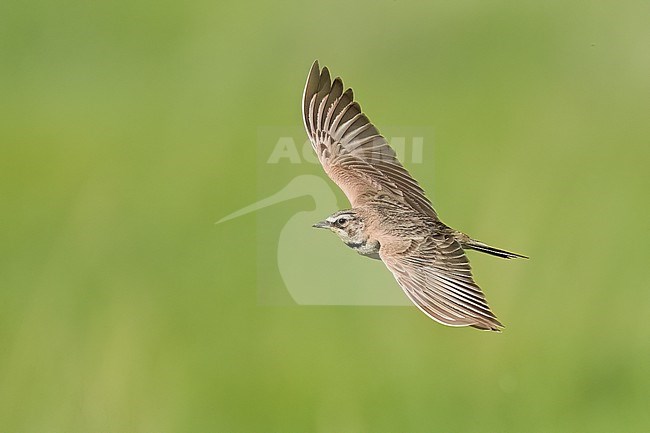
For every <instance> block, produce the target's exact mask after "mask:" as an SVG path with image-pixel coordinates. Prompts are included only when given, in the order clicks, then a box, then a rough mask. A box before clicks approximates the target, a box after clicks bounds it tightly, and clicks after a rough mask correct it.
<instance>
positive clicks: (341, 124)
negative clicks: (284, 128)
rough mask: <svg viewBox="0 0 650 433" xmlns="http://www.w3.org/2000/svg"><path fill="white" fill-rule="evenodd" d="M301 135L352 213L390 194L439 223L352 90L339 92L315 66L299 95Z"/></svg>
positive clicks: (339, 87) (337, 85)
mask: <svg viewBox="0 0 650 433" xmlns="http://www.w3.org/2000/svg"><path fill="white" fill-rule="evenodd" d="M303 119H304V122H305V129H306V130H307V135H308V136H309V139H310V141H311V144H312V146H313V148H314V150H315V151H316V154H317V155H318V159H319V160H320V163H321V164H322V166H323V169H324V170H325V172H326V173H327V175H328V176H329V177H330V178H331V179H332V180H333V181H334V182H335V183H336V184H337V185H338V186H339V188H341V190H343V192H344V193H345V195H346V196H347V198H348V200H350V204H351V205H352V206H353V207H356V206H359V205H362V204H363V203H365V202H366V201H367V200H369V199H370V198H372V197H374V196H375V195H376V194H378V193H386V194H390V195H391V196H392V197H393V198H395V199H396V200H399V201H400V202H402V203H405V204H407V205H409V206H410V207H412V208H413V209H414V210H416V211H418V212H420V213H423V214H425V215H429V216H431V217H433V218H437V215H436V212H435V210H434V209H433V206H432V205H431V202H430V201H429V199H427V198H426V196H425V194H424V191H423V190H422V188H421V187H420V185H419V184H418V183H417V182H416V181H415V179H413V178H412V177H411V175H410V174H409V173H408V171H406V169H405V168H404V167H403V166H402V164H400V162H399V160H398V159H397V157H396V155H395V151H394V150H393V149H392V148H391V147H390V146H389V145H388V142H387V141H386V139H385V138H384V137H382V136H381V134H379V131H378V130H377V128H375V126H374V125H373V124H372V123H371V122H370V120H368V118H367V117H366V115H365V114H363V113H362V112H361V107H360V106H359V104H358V103H357V102H355V101H354V95H353V93H352V89H347V90H345V91H343V81H341V79H340V78H338V77H337V78H335V79H334V80H332V79H331V77H330V73H329V71H328V69H327V68H323V70H322V71H321V70H320V68H319V66H318V61H315V62H314V64H313V65H312V67H311V70H310V72H309V77H308V78H307V84H306V85H305V90H304V93H303Z"/></svg>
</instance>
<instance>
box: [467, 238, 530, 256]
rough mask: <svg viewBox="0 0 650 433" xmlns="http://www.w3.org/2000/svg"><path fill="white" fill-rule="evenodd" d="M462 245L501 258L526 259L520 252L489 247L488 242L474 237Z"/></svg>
mask: <svg viewBox="0 0 650 433" xmlns="http://www.w3.org/2000/svg"><path fill="white" fill-rule="evenodd" d="M463 247H464V248H469V249H471V250H476V251H480V252H482V253H486V254H491V255H493V256H497V257H501V258H502V259H517V258H521V259H527V258H528V257H527V256H524V255H521V254H517V253H511V252H510V251H506V250H501V249H499V248H494V247H491V246H489V245H488V244H484V243H483V242H479V241H477V240H474V239H471V240H470V242H469V243H466V244H465V245H463Z"/></svg>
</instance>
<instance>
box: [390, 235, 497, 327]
mask: <svg viewBox="0 0 650 433" xmlns="http://www.w3.org/2000/svg"><path fill="white" fill-rule="evenodd" d="M380 243H381V248H380V250H379V256H380V257H381V259H382V260H383V262H384V263H385V264H386V266H387V267H388V269H390V271H391V272H392V273H393V275H394V276H395V279H396V280H397V282H398V283H399V285H400V286H401V287H402V289H403V290H404V293H406V295H407V296H408V297H409V299H410V300H411V301H412V302H413V303H414V304H415V305H416V306H417V307H418V308H419V309H420V310H422V312H424V313H425V314H426V315H427V316H429V317H431V318H432V319H434V320H436V321H437V322H440V323H442V324H444V325H448V326H473V327H475V328H479V329H486V330H492V331H499V330H500V329H499V328H502V327H503V325H502V324H501V323H500V322H499V321H498V320H497V318H496V316H495V315H494V314H493V313H492V311H490V307H489V306H488V304H487V301H486V300H485V296H484V295H483V292H482V291H481V289H480V288H479V286H478V285H476V283H475V282H474V280H473V279H472V272H471V269H470V265H469V261H468V260H467V256H466V255H465V252H464V251H463V249H462V248H461V246H460V244H459V243H458V242H457V241H456V240H455V239H454V238H453V237H451V236H449V235H445V234H440V235H434V236H432V237H429V238H426V239H422V240H411V239H395V238H393V239H392V240H391V239H386V240H384V242H381V240H380Z"/></svg>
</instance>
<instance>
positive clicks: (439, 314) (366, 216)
mask: <svg viewBox="0 0 650 433" xmlns="http://www.w3.org/2000/svg"><path fill="white" fill-rule="evenodd" d="M302 109H303V120H304V123H305V129H306V130H307V135H308V136H309V140H310V141H311V144H312V147H313V148H314V151H315V152H316V154H317V155H318V159H319V161H320V163H321V165H322V166H323V169H324V170H325V173H327V175H328V176H329V177H330V178H331V179H332V180H333V181H334V183H336V184H337V185H338V186H339V188H341V190H342V191H343V192H344V193H345V195H346V197H347V198H348V200H349V201H350V205H351V208H350V209H347V210H341V211H338V212H335V213H333V214H332V215H330V216H329V217H327V218H326V219H325V220H323V221H320V222H318V223H316V224H314V227H316V228H324V229H329V230H331V231H332V232H334V233H336V234H337V235H338V236H339V238H341V240H342V241H343V242H344V243H345V244H346V245H347V246H348V247H350V248H352V249H353V250H355V251H356V252H357V253H359V254H361V255H363V256H367V257H370V258H373V259H379V260H382V261H383V262H384V264H385V265H386V266H387V267H388V269H389V270H390V271H391V272H392V273H393V275H394V277H395V279H396V280H397V283H398V284H399V285H400V286H401V288H402V289H403V290H404V293H405V294H406V296H408V298H409V299H410V300H411V301H412V302H413V303H414V304H415V305H416V306H417V307H418V308H419V309H420V310H421V311H422V312H423V313H424V314H426V315H427V316H429V317H430V318H432V319H434V320H436V321H437V322H440V323H442V324H443V325H448V326H472V327H474V328H478V329H483V330H490V331H500V329H501V328H503V325H502V324H501V323H500V322H499V321H498V320H497V318H496V316H495V315H494V313H493V312H492V311H491V310H490V307H489V306H488V304H487V301H486V300H485V295H484V294H483V292H482V291H481V289H480V287H479V286H478V285H477V284H476V283H475V282H474V279H473V278H472V272H471V269H470V264H469V261H468V260H467V256H466V255H465V250H468V249H471V250H476V251H481V252H484V253H487V254H492V255H494V256H497V257H502V258H505V259H512V258H517V257H521V258H527V257H526V256H522V255H520V254H515V253H511V252H508V251H505V250H501V249H498V248H494V247H491V246H489V245H487V244H485V243H483V242H480V241H477V240H475V239H472V238H471V237H469V236H468V235H466V234H464V233H462V232H460V231H457V230H454V229H452V228H451V227H449V226H447V225H445V224H444V223H443V222H442V221H440V219H439V218H438V215H437V214H436V211H435V210H434V209H433V206H432V204H431V202H430V201H429V199H428V198H427V197H426V195H425V193H424V191H423V190H422V188H421V187H420V185H419V184H418V182H417V181H416V180H415V179H413V178H412V177H411V175H410V174H409V173H408V171H406V169H405V168H404V167H403V166H402V164H401V163H400V162H399V160H398V159H397V157H396V155H395V152H394V151H393V149H392V148H391V147H390V146H389V145H388V142H387V141H386V139H385V138H384V137H383V136H382V135H381V134H380V133H379V131H378V130H377V128H376V127H375V126H374V125H373V124H372V123H371V122H370V120H368V118H367V117H366V115H365V114H364V113H363V112H362V111H361V107H360V106H359V104H358V103H357V102H356V101H355V100H354V96H353V93H352V89H347V90H344V87H343V81H342V80H341V78H338V77H337V78H334V79H332V78H331V76H330V73H329V70H328V69H327V68H326V67H324V68H323V69H322V70H321V69H320V67H319V65H318V61H315V62H314V64H313V65H312V67H311V70H310V71H309V76H308V77H307V83H306V85H305V90H304V93H303V101H302Z"/></svg>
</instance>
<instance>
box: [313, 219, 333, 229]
mask: <svg viewBox="0 0 650 433" xmlns="http://www.w3.org/2000/svg"><path fill="white" fill-rule="evenodd" d="M329 226H330V223H328V222H327V220H325V221H319V222H317V223H316V224H314V225H313V226H312V227H314V228H317V229H327V228H329Z"/></svg>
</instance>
